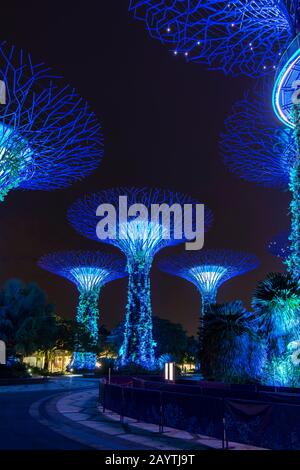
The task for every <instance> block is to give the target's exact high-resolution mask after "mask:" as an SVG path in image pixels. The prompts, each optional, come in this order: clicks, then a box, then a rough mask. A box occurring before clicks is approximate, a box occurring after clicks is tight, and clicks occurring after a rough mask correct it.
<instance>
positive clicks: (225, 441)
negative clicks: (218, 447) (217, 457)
mask: <svg viewBox="0 0 300 470" xmlns="http://www.w3.org/2000/svg"><path fill="white" fill-rule="evenodd" d="M222 421H223V436H222V449H228V444H229V443H228V438H227V432H226V418H225V399H224V398H223V420H222Z"/></svg>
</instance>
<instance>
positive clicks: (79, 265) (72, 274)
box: [38, 251, 126, 369]
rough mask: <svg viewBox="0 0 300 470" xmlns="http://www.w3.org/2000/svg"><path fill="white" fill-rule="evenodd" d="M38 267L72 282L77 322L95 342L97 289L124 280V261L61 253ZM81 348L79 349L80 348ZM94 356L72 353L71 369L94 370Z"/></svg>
mask: <svg viewBox="0 0 300 470" xmlns="http://www.w3.org/2000/svg"><path fill="white" fill-rule="evenodd" d="M38 264H39V266H40V267H42V268H44V269H47V270H48V271H50V272H53V273H55V274H59V275H60V276H63V277H65V278H66V279H68V280H69V281H71V282H73V283H74V284H75V285H76V286H77V289H78V291H79V303H78V307H77V316H76V318H77V321H78V323H80V324H81V325H84V326H85V327H86V329H87V331H89V333H90V335H91V339H92V342H93V344H95V345H96V344H97V341H98V321H99V307H98V301H99V295H100V289H101V288H102V287H103V286H104V285H105V284H106V283H108V282H110V281H113V280H114V279H118V278H120V277H124V276H125V275H126V273H125V260H123V259H122V257H120V256H116V255H112V254H108V253H103V252H101V251H64V252H57V253H51V254H49V255H46V256H44V257H42V258H41V259H40V260H39V263H38ZM79 349H80V347H79ZM95 367H96V354H95V353H93V352H85V351H80V350H78V351H75V354H74V360H73V368H74V369H95Z"/></svg>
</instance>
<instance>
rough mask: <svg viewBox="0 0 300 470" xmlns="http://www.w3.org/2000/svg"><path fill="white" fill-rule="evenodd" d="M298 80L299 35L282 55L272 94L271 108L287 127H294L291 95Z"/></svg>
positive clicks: (296, 86)
mask: <svg viewBox="0 0 300 470" xmlns="http://www.w3.org/2000/svg"><path fill="white" fill-rule="evenodd" d="M299 80H300V35H298V36H296V38H295V39H294V40H293V41H292V43H291V44H290V46H289V47H288V48H287V50H286V51H285V52H284V54H283V55H282V58H281V60H280V63H279V66H278V67H277V73H276V79H275V84H274V88H273V94H272V104H273V109H274V112H275V114H276V116H277V117H278V119H279V120H280V121H281V122H282V123H283V124H285V125H287V126H289V127H292V128H293V127H294V125H295V124H294V117H293V109H294V105H293V102H292V95H293V93H294V92H295V90H296V89H298V88H299V83H298V84H296V82H297V81H299Z"/></svg>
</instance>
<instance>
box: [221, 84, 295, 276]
mask: <svg viewBox="0 0 300 470" xmlns="http://www.w3.org/2000/svg"><path fill="white" fill-rule="evenodd" d="M264 94H266V91H265V90H261V89H260V90H256V91H255V92H254V93H252V94H249V93H247V94H246V95H245V97H244V98H243V100H241V101H239V102H238V103H236V105H235V106H234V108H233V113H232V115H231V116H229V118H227V120H226V121H225V132H224V133H223V134H222V135H221V150H222V153H223V156H224V160H225V163H226V164H227V166H228V167H229V169H230V170H231V171H233V172H234V173H236V174H238V176H240V177H242V178H244V179H246V180H249V181H255V182H256V183H258V184H260V185H263V186H268V187H277V188H280V189H285V190H289V191H290V192H291V203H290V216H291V233H290V236H289V239H290V250H289V254H288V256H287V257H286V258H285V263H286V264H287V266H288V270H289V272H290V273H291V274H292V275H293V276H295V277H298V276H299V274H300V238H299V237H300V229H299V212H298V210H297V207H298V209H299V207H300V206H298V202H297V201H298V192H299V188H298V185H297V184H296V183H295V175H297V168H298V165H299V162H298V148H297V142H296V139H295V135H294V132H293V130H292V129H290V128H289V127H287V126H283V125H282V124H279V122H278V121H275V122H274V121H273V116H272V114H270V107H269V106H268V100H266V98H264ZM296 179H297V177H296Z"/></svg>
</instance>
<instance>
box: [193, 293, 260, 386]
mask: <svg viewBox="0 0 300 470" xmlns="http://www.w3.org/2000/svg"><path fill="white" fill-rule="evenodd" d="M264 361H265V343H264V341H263V340H262V338H261V337H260V336H259V335H258V334H257V333H256V331H255V328H253V316H252V314H251V313H249V312H248V311H247V310H245V308H244V307H243V304H242V302H241V301H235V302H231V303H225V304H221V305H218V304H217V305H214V306H212V308H211V311H210V312H209V313H208V314H207V316H206V317H205V318H204V322H203V334H202V341H201V351H200V362H201V373H202V374H203V376H204V377H205V378H206V379H210V380H217V381H222V382H228V383H243V382H253V381H256V380H258V379H259V377H260V374H261V372H262V369H263V366H264Z"/></svg>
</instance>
